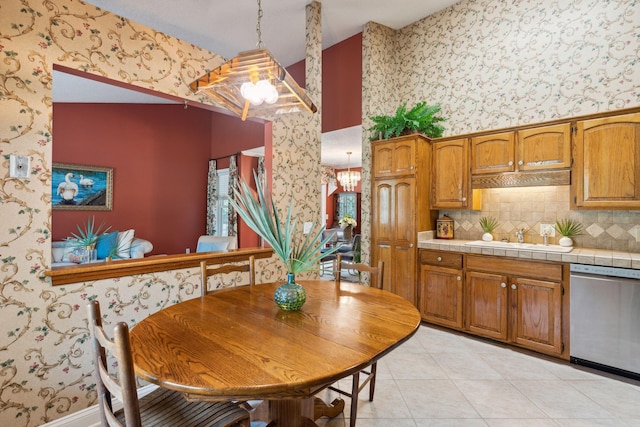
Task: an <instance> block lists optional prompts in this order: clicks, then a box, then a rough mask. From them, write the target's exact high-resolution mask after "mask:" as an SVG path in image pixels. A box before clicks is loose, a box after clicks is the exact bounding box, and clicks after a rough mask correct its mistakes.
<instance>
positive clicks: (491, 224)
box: [480, 216, 498, 233]
mask: <svg viewBox="0 0 640 427" xmlns="http://www.w3.org/2000/svg"><path fill="white" fill-rule="evenodd" d="M480 227H482V231H484V232H485V233H493V230H495V229H496V228H498V220H497V219H495V217H492V216H483V217H482V218H480Z"/></svg>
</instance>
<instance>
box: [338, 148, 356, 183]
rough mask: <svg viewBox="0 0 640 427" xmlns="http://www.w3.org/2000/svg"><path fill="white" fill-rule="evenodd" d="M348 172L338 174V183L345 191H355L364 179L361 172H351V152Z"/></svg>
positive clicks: (348, 152)
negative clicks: (359, 182)
mask: <svg viewBox="0 0 640 427" xmlns="http://www.w3.org/2000/svg"><path fill="white" fill-rule="evenodd" d="M347 156H348V157H347V171H346V172H345V171H341V172H338V181H339V182H340V185H342V188H344V191H349V192H351V191H353V190H355V188H356V185H358V181H360V179H361V178H362V176H361V175H360V172H358V171H352V170H351V151H347Z"/></svg>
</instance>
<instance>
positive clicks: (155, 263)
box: [44, 248, 273, 286]
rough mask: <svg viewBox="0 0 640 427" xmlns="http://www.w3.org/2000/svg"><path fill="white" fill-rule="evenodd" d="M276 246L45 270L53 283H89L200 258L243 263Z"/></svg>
mask: <svg viewBox="0 0 640 427" xmlns="http://www.w3.org/2000/svg"><path fill="white" fill-rule="evenodd" d="M272 254H273V249H270V248H268V249H265V248H244V249H232V250H229V251H221V252H196V253H190V254H178V255H153V256H149V257H145V258H135V259H122V260H112V261H105V262H94V263H88V264H78V265H72V266H63V267H54V268H52V269H51V270H47V271H45V273H44V275H45V276H46V277H49V278H50V281H51V284H52V285H53V286H60V285H67V284H69V283H79V282H89V281H94V280H100V279H112V278H114V277H124V276H133V275H136V274H145V273H155V272H158V271H169V270H180V269H184V268H194V267H198V268H199V267H200V262H201V261H205V260H206V261H212V262H214V263H216V264H225V263H229V262H242V261H246V260H248V259H249V257H250V256H251V255H253V256H254V257H255V258H256V259H261V258H270V257H271V255H272Z"/></svg>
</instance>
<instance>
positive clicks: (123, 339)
mask: <svg viewBox="0 0 640 427" xmlns="http://www.w3.org/2000/svg"><path fill="white" fill-rule="evenodd" d="M88 307H89V329H90V331H91V336H92V339H93V346H94V350H95V351H94V354H95V356H94V360H95V366H96V369H97V371H98V384H97V385H98V403H99V407H100V415H101V418H102V421H103V425H109V426H113V427H120V426H122V424H121V423H120V422H119V421H118V420H117V418H116V417H115V415H114V413H113V402H112V397H114V396H115V397H117V398H118V399H120V400H121V401H122V404H123V406H124V413H125V420H126V426H127V427H141V425H142V421H141V419H140V408H139V405H138V395H137V390H136V382H135V374H134V371H133V360H132V358H131V344H130V341H129V327H128V326H127V324H126V323H124V322H120V323H118V324H117V325H116V326H115V328H114V330H113V334H114V338H113V340H110V339H109V338H108V337H107V334H106V333H105V331H104V328H103V327H102V317H101V316H100V305H99V304H98V302H97V301H91V303H89V306H88ZM107 353H108V354H110V355H112V356H114V357H115V358H116V360H117V361H118V377H117V378H116V377H115V376H114V375H112V374H110V373H109V368H108V366H107V357H106V356H107Z"/></svg>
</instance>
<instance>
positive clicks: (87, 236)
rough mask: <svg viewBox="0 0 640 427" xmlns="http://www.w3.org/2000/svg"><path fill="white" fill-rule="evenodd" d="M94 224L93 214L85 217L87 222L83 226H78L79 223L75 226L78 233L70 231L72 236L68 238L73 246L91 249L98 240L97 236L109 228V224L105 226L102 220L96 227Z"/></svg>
mask: <svg viewBox="0 0 640 427" xmlns="http://www.w3.org/2000/svg"><path fill="white" fill-rule="evenodd" d="M95 224H96V218H95V216H92V217H89V218H87V222H86V223H85V224H84V225H83V226H80V224H78V225H77V226H76V227H77V228H78V233H71V236H72V237H70V238H69V239H68V240H69V241H70V242H71V243H72V244H73V245H74V246H77V247H90V248H92V249H93V247H94V246H95V244H96V242H97V241H98V237H99V236H100V235H101V234H104V233H106V232H107V231H109V230H110V229H111V226H109V227H106V228H105V223H104V221H103V222H102V223H101V224H100V225H99V226H98V227H96V225H95Z"/></svg>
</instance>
